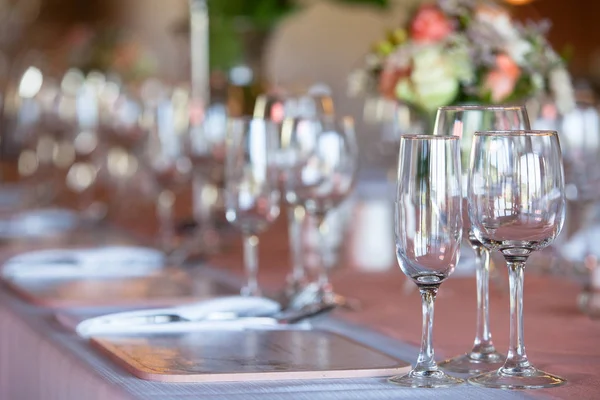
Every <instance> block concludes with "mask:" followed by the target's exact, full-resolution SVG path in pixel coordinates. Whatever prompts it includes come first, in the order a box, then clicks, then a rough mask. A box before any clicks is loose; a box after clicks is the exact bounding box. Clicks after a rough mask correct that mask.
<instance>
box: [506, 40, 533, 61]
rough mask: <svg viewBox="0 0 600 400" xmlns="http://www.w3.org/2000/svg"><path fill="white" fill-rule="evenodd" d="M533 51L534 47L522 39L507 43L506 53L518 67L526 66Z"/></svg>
mask: <svg viewBox="0 0 600 400" xmlns="http://www.w3.org/2000/svg"><path fill="white" fill-rule="evenodd" d="M532 50H533V46H532V44H531V43H530V42H528V41H527V40H524V39H521V38H515V40H512V41H510V42H507V43H506V53H507V54H508V55H509V56H510V58H512V59H513V60H514V61H515V62H516V63H517V64H518V65H524V64H525V62H526V59H525V58H526V57H527V55H528V54H529V53H531V51H532Z"/></svg>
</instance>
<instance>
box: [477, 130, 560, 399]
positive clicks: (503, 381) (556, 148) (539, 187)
mask: <svg viewBox="0 0 600 400" xmlns="http://www.w3.org/2000/svg"><path fill="white" fill-rule="evenodd" d="M468 210H469V217H470V220H471V225H472V229H473V232H474V234H475V237H476V238H477V239H478V240H479V241H480V242H481V243H482V244H483V245H484V246H486V247H487V248H489V249H491V250H498V251H500V252H501V253H502V255H503V256H504V258H505V260H506V263H507V266H508V271H509V284H510V297H511V298H510V346H509V349H508V356H507V358H506V361H505V363H504V365H503V366H502V367H501V368H500V369H498V370H497V371H491V372H487V373H484V374H482V375H478V376H475V377H472V378H470V379H469V382H471V383H473V384H475V385H479V386H485V387H494V388H504V389H531V388H543V387H552V386H557V385H560V384H563V383H565V382H566V381H565V379H563V378H560V377H557V376H554V375H550V374H548V373H546V372H543V371H540V370H538V369H536V368H535V367H534V366H533V365H531V363H530V362H529V360H528V359H527V354H526V353H525V343H524V329H523V278H524V276H523V272H524V269H525V263H526V262H527V259H528V258H529V256H530V255H531V253H533V252H534V251H537V250H541V249H543V248H545V247H547V246H548V245H550V244H551V243H552V241H553V240H554V239H555V238H556V237H557V236H558V234H559V233H560V231H561V229H562V226H563V223H564V219H565V183H564V173H563V164H562V155H561V149H560V144H559V140H558V135H557V134H556V132H553V131H504V132H477V133H476V134H475V138H474V140H473V147H472V151H471V168H470V171H469V188H468Z"/></svg>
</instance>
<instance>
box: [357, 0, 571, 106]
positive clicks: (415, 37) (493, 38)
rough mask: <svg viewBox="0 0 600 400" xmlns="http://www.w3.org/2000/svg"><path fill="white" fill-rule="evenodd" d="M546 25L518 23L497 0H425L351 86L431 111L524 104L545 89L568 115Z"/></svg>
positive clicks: (563, 77) (378, 47)
mask: <svg viewBox="0 0 600 400" xmlns="http://www.w3.org/2000/svg"><path fill="white" fill-rule="evenodd" d="M548 28H549V24H548V23H547V22H546V21H543V22H540V23H533V22H528V23H526V24H521V23H518V22H516V21H514V20H513V19H512V18H511V16H510V15H509V12H508V10H507V9H506V8H505V7H503V6H501V5H500V4H498V3H496V2H493V1H482V0H437V1H434V2H428V3H424V4H422V5H420V6H419V7H418V8H417V10H416V11H415V12H414V14H413V15H412V18H410V20H409V22H408V24H407V26H405V27H401V28H398V29H395V30H392V31H390V32H388V34H387V36H386V37H385V38H384V39H383V40H381V41H380V42H378V43H376V44H375V45H374V47H373V50H372V51H371V52H370V53H369V54H368V55H367V57H366V63H365V66H364V67H362V68H361V69H359V70H357V71H355V72H354V73H353V74H352V76H351V80H350V90H351V92H354V93H359V92H363V93H364V92H369V93H372V92H378V93H379V94H380V95H382V96H383V97H385V98H388V99H393V100H396V101H400V102H403V103H406V104H408V105H410V106H413V107H414V108H416V109H417V110H420V111H422V112H424V113H425V114H426V115H428V116H432V115H433V114H434V113H435V111H436V110H437V108H438V107H441V106H446V105H451V104H467V103H476V104H500V103H523V102H525V101H527V100H528V99H531V98H535V97H536V96H538V95H540V94H547V95H549V96H551V98H552V100H553V101H554V102H555V104H556V106H557V108H558V110H559V111H560V112H563V113H564V112H568V111H569V110H570V109H571V108H572V107H573V106H574V94H573V87H572V85H571V79H570V76H569V73H568V72H567V70H566V68H565V64H564V62H563V59H562V58H561V57H560V56H559V55H558V54H557V53H556V52H555V51H554V49H553V48H552V46H551V45H550V44H549V43H548V41H547V39H546V32H547V30H548Z"/></svg>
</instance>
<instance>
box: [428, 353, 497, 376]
mask: <svg viewBox="0 0 600 400" xmlns="http://www.w3.org/2000/svg"><path fill="white" fill-rule="evenodd" d="M505 360H506V356H503V355H502V354H500V353H498V352H493V353H485V354H484V353H474V352H471V353H467V354H463V355H462V356H458V357H454V358H451V359H449V360H446V361H443V362H441V363H439V364H438V365H439V366H440V368H442V369H444V370H446V371H450V372H457V373H460V374H478V373H481V372H487V371H497V370H498V368H500V367H501V366H502V365H503V364H504V361H505Z"/></svg>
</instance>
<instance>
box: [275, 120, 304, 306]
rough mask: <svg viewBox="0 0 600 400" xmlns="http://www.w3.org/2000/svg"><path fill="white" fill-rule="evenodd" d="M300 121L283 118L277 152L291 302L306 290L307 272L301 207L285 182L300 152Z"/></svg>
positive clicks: (302, 209) (288, 287)
mask: <svg viewBox="0 0 600 400" xmlns="http://www.w3.org/2000/svg"><path fill="white" fill-rule="evenodd" d="M302 121H303V120H302V119H299V118H286V119H284V121H283V122H282V123H281V124H280V130H279V132H280V137H279V139H280V140H279V144H280V151H279V152H278V162H277V163H278V166H279V170H280V185H281V186H282V189H283V190H282V191H283V199H284V202H285V205H286V211H287V219H288V236H289V246H290V253H291V261H292V271H291V272H290V273H289V274H288V276H287V279H286V282H287V285H286V288H285V293H284V295H285V296H286V297H287V298H292V297H293V296H295V295H296V294H297V293H299V292H300V291H301V290H302V289H303V288H304V287H305V286H306V270H305V266H304V246H303V240H302V227H303V226H304V221H305V217H306V210H305V209H304V206H303V205H302V204H300V203H299V201H298V198H297V196H296V193H295V191H294V190H293V188H292V187H290V185H287V184H286V182H287V181H288V179H289V175H290V173H291V172H292V171H293V169H294V167H295V166H296V164H297V163H298V162H299V154H300V152H301V149H300V148H299V146H298V144H299V143H298V141H297V140H293V139H294V138H295V133H296V129H298V124H300V125H302Z"/></svg>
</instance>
